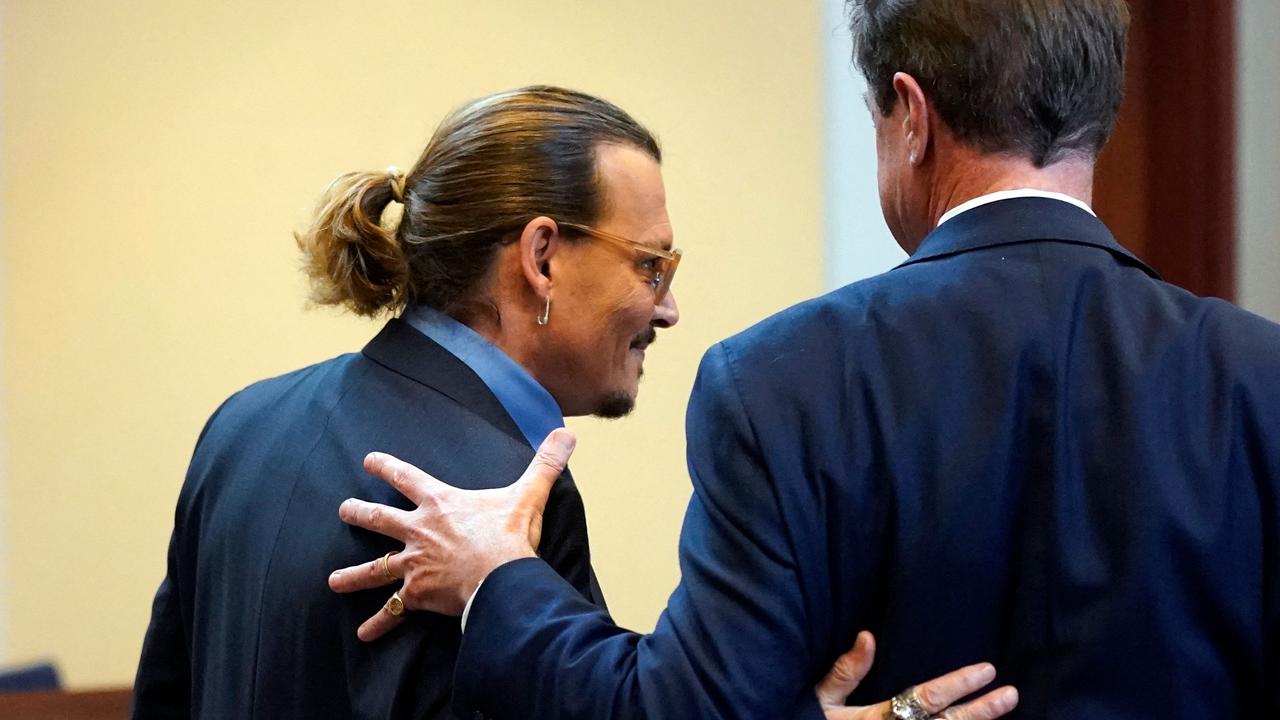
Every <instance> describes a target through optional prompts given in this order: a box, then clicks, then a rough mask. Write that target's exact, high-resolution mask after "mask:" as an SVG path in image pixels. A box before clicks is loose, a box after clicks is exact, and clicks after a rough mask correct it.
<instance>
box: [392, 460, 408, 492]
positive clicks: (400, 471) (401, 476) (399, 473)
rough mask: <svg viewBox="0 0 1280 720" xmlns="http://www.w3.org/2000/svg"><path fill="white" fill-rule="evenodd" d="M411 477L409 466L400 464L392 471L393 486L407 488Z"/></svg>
mask: <svg viewBox="0 0 1280 720" xmlns="http://www.w3.org/2000/svg"><path fill="white" fill-rule="evenodd" d="M410 477H411V476H410V474H409V466H408V465H404V464H398V465H396V466H395V468H394V469H393V470H392V471H391V484H393V485H395V486H396V487H405V486H406V485H408V484H409V480H410Z"/></svg>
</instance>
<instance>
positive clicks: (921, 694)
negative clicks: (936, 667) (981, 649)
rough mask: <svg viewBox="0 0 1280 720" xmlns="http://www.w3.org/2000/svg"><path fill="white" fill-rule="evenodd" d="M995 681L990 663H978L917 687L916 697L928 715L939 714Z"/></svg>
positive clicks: (994, 673)
mask: <svg viewBox="0 0 1280 720" xmlns="http://www.w3.org/2000/svg"><path fill="white" fill-rule="evenodd" d="M995 679H996V668H995V666H994V665H992V664H991V663H978V664H977V665H970V666H969V667H964V668H960V669H959V670H953V671H951V672H949V673H947V674H946V675H943V676H942V677H939V678H934V679H933V680H930V681H929V682H927V683H922V684H920V685H917V686H916V688H915V691H916V697H917V698H919V700H920V704H921V705H922V706H924V709H925V711H926V712H928V713H929V714H930V715H932V714H934V713H938V712H941V711H942V710H944V709H946V707H947V706H948V705H950V704H951V703H953V702H955V701H957V700H959V699H960V698H962V697H964V696H966V695H969V694H972V693H974V692H977V691H978V690H979V689H981V688H983V687H986V686H987V685H988V684H990V683H991V681H992V680H995Z"/></svg>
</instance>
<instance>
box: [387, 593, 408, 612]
mask: <svg viewBox="0 0 1280 720" xmlns="http://www.w3.org/2000/svg"><path fill="white" fill-rule="evenodd" d="M387 612H389V613H391V614H392V615H394V616H395V617H400V616H401V615H403V614H404V601H403V600H401V599H400V592H399V591H398V590H397V591H396V592H393V593H391V598H390V599H389V600H387Z"/></svg>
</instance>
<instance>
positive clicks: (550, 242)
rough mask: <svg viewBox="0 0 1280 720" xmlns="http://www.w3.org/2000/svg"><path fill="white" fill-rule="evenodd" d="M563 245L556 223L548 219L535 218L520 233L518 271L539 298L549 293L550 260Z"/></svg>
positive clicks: (542, 217) (543, 217)
mask: <svg viewBox="0 0 1280 720" xmlns="http://www.w3.org/2000/svg"><path fill="white" fill-rule="evenodd" d="M563 244H564V238H562V237H561V236H560V229H559V227H558V226H557V225H556V221H555V220H552V219H551V218H549V217H545V216H539V217H536V218H534V219H532V220H530V221H529V222H528V223H527V224H526V225H525V226H524V229H523V230H521V231H520V243H519V247H520V271H521V273H522V274H523V275H524V279H525V281H526V282H528V283H529V287H530V288H531V289H532V290H533V294H534V295H537V296H538V297H539V298H545V297H547V296H548V295H549V294H550V293H551V264H550V260H551V258H552V256H554V255H555V254H556V252H557V251H558V250H559V249H560V246H561V245H563Z"/></svg>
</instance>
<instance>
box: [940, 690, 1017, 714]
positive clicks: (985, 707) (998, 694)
mask: <svg viewBox="0 0 1280 720" xmlns="http://www.w3.org/2000/svg"><path fill="white" fill-rule="evenodd" d="M1016 707H1018V690H1017V688H1015V687H1013V686H1012V685H1006V686H1004V687H1002V688H999V689H996V690H992V691H991V692H989V693H987V694H986V695H983V696H982V697H980V698H978V699H977V700H974V701H973V702H968V703H965V704H964V705H957V706H955V707H953V708H948V709H947V710H944V711H942V712H941V713H939V714H938V715H936V716H935V717H938V718H942V719H943V720H993V718H998V717H1001V716H1002V715H1006V714H1008V713H1010V712H1012V711H1013V709H1014V708H1016Z"/></svg>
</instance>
